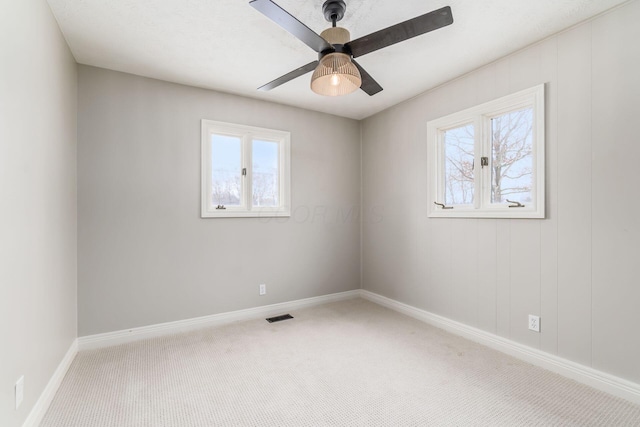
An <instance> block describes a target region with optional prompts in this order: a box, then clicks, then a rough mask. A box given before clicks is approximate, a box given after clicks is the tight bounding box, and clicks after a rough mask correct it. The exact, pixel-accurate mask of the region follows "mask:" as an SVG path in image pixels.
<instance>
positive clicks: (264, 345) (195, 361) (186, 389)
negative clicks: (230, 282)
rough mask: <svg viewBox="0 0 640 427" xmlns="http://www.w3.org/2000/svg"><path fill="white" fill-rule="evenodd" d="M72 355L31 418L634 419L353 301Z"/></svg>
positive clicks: (319, 421) (365, 422)
mask: <svg viewBox="0 0 640 427" xmlns="http://www.w3.org/2000/svg"><path fill="white" fill-rule="evenodd" d="M291 314H292V315H293V316H294V319H290V320H285V321H282V322H277V323H271V324H270V323H268V322H266V321H265V320H253V321H246V322H238V323H234V324H230V325H226V326H221V327H216V328H208V329H203V330H200V331H195V332H190V333H187V334H181V335H174V336H167V337H162V338H156V339H150V340H145V341H140V342H136V343H131V344H125V345H120V346H116V347H110V348H106V349H100V350H92V351H85V352H80V353H79V354H78V355H77V357H76V359H75V360H74V362H73V364H72V366H71V368H70V370H69V372H68V373H67V375H66V377H65V379H64V381H63V383H62V385H61V387H60V389H59V391H58V393H57V395H56V396H55V398H54V401H53V402H52V404H51V406H50V408H49V411H48V412H47V414H46V416H45V418H44V420H43V422H42V424H41V426H43V427H54V426H55V427H62V426H64V427H71V426H82V427H98V426H113V427H116V426H117V427H128V426H149V427H164V426H166V427H168V426H175V427H196V426H296V427H303V426H482V425H487V426H489V425H490V426H530V425H537V426H543V425H544V426H550V425H553V426H558V425H563V426H640V406H638V405H634V404H632V403H629V402H627V401H625V400H622V399H619V398H616V397H613V396H610V395H608V394H605V393H602V392H600V391H597V390H595V389H592V388H589V387H587V386H584V385H582V384H579V383H577V382H575V381H572V380H570V379H567V378H564V377H562V376H559V375H557V374H554V373H551V372H548V371H545V370H543V369H540V368H538V367H535V366H532V365H530V364H527V363H525V362H522V361H519V360H517V359H515V358H512V357H510V356H507V355H505V354H502V353H500V352H497V351H494V350H491V349H489V348H486V347H483V346H481V345H479V344H476V343H473V342H471V341H468V340H465V339H463V338H460V337H457V336H455V335H451V334H449V333H447V332H445V331H443V330H440V329H437V328H434V327H432V326H429V325H426V324H424V323H422V322H419V321H417V320H415V319H412V318H409V317H407V316H404V315H401V314H398V313H396V312H393V311H391V310H388V309H386V308H383V307H380V306H378V305H376V304H373V303H371V302H368V301H365V300H363V299H353V300H349V301H342V302H337V303H331V304H326V305H322V306H317V307H312V308H307V309H303V310H299V311H294V312H291Z"/></svg>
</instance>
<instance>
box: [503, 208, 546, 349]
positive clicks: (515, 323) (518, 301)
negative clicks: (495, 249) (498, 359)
mask: <svg viewBox="0 0 640 427" xmlns="http://www.w3.org/2000/svg"><path fill="white" fill-rule="evenodd" d="M540 222H541V221H537V220H517V219H516V220H511V234H510V238H511V244H510V261H511V262H510V266H511V281H510V283H511V289H510V291H511V311H510V313H509V314H510V316H511V320H510V334H509V338H510V339H512V340H514V341H517V342H520V343H523V344H526V345H528V346H531V347H534V348H539V346H540V334H539V333H538V332H533V331H530V330H529V329H528V315H529V314H535V315H539V314H540Z"/></svg>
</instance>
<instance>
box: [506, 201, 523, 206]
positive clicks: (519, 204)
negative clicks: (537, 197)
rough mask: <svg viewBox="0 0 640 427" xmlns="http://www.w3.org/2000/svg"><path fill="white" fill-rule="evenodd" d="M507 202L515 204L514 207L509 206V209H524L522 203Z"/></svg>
mask: <svg viewBox="0 0 640 427" xmlns="http://www.w3.org/2000/svg"><path fill="white" fill-rule="evenodd" d="M507 202H509V203H515V205H509V207H510V208H524V205H523V204H522V203H520V202H512V201H511V200H509V199H507Z"/></svg>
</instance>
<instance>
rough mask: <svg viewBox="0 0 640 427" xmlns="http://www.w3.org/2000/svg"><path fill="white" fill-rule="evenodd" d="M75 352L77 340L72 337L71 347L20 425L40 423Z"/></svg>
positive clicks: (30, 425) (24, 426)
mask: <svg viewBox="0 0 640 427" xmlns="http://www.w3.org/2000/svg"><path fill="white" fill-rule="evenodd" d="M76 354H78V340H77V339H74V340H73V342H72V343H71V347H69V350H67V353H66V354H65V355H64V357H63V358H62V361H61V362H60V364H59V365H58V367H57V368H56V371H55V372H54V373H53V376H52V377H51V379H50V380H49V382H48V383H47V386H46V387H45V388H44V391H43V392H42V394H41V395H40V397H39V398H38V401H37V402H36V404H35V405H34V407H33V408H32V409H31V412H29V415H28V416H27V419H26V420H25V421H24V424H22V427H37V426H38V425H40V422H41V421H42V419H43V418H44V414H46V413H47V409H49V405H51V402H52V401H53V397H54V396H55V394H56V392H57V391H58V388H59V387H60V384H62V380H63V379H64V376H65V375H66V374H67V371H68V370H69V367H70V366H71V362H73V359H74V358H75V357H76Z"/></svg>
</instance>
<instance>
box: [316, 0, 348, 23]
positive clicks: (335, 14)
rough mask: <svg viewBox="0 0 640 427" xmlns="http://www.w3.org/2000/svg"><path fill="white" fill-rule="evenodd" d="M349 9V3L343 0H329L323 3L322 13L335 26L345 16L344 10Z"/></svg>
mask: <svg viewBox="0 0 640 427" xmlns="http://www.w3.org/2000/svg"><path fill="white" fill-rule="evenodd" d="M346 10H347V5H346V3H345V2H344V1H342V0H327V1H325V2H324V4H323V5H322V13H323V14H324V19H326V20H327V21H329V22H331V25H332V26H333V27H335V26H336V22H338V21H339V20H341V19H342V18H344V12H345V11H346Z"/></svg>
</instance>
